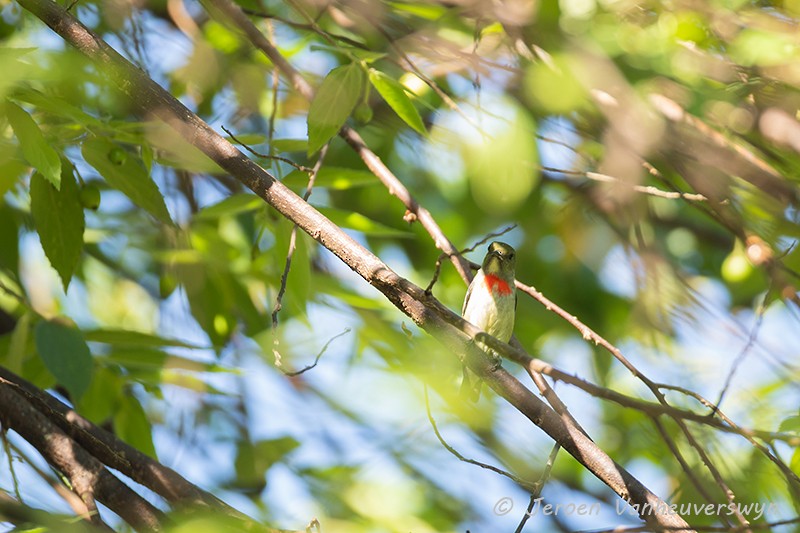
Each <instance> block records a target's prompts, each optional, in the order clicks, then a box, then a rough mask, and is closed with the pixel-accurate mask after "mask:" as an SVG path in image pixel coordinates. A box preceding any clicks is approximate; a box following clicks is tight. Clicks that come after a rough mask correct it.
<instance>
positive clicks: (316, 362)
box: [278, 328, 350, 377]
mask: <svg viewBox="0 0 800 533" xmlns="http://www.w3.org/2000/svg"><path fill="white" fill-rule="evenodd" d="M348 333H350V328H345V329H344V331H342V332H341V333H339V334H337V335H334V336H333V337H331V338H330V339H328V342H326V343H325V346H323V347H322V349H321V350H320V351H319V353H318V354H317V357H316V358H315V359H314V362H313V363H311V364H310V365H308V366H305V367H303V368H301V369H300V370H295V371H293V372H289V371H288V370H284V369H283V367H280V366H279V367H278V368H280V370H281V372H283V373H284V374H285V375H287V376H289V377H294V376H299V375H300V374H303V373H304V372H308V371H309V370H311V369H312V368H314V367H315V366H317V364H318V363H319V360H320V359H322V355H323V354H324V353H325V351H326V350H327V349H328V346H330V345H331V343H332V342H333V341H335V340H336V339H338V338H339V337H341V336H343V335H347V334H348Z"/></svg>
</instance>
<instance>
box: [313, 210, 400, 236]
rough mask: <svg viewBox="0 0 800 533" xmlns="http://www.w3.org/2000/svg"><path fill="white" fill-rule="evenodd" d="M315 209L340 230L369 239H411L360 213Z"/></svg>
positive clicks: (397, 230)
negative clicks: (356, 232)
mask: <svg viewBox="0 0 800 533" xmlns="http://www.w3.org/2000/svg"><path fill="white" fill-rule="evenodd" d="M316 209H317V210H318V211H319V212H320V213H322V214H323V215H325V216H326V217H328V218H329V219H330V220H331V221H332V222H333V223H334V224H336V225H337V226H339V227H342V228H348V229H354V230H356V231H360V232H361V233H363V234H364V235H369V236H371V237H411V236H412V234H411V233H410V232H407V231H402V230H399V229H395V228H391V227H389V226H386V225H385V224H381V223H380V222H376V221H374V220H372V219H370V218H367V217H365V216H364V215H362V214H361V213H356V212H354V211H346V210H344V209H335V208H333V207H316Z"/></svg>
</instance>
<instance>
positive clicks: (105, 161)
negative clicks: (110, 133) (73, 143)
mask: <svg viewBox="0 0 800 533" xmlns="http://www.w3.org/2000/svg"><path fill="white" fill-rule="evenodd" d="M81 152H82V153H83V158H84V159H86V162H87V163H89V164H90V165H92V166H93V167H94V168H95V169H96V170H97V171H98V172H99V173H100V174H101V175H102V176H103V178H105V180H106V181H107V182H108V183H109V185H111V186H112V187H114V188H115V189H118V190H119V191H121V192H122V193H124V194H125V195H126V196H127V197H128V198H130V199H131V201H132V202H133V203H134V204H136V205H138V206H139V207H141V208H142V209H144V210H145V211H147V212H148V213H150V214H151V215H153V216H154V217H155V218H156V219H158V220H160V221H161V222H164V223H165V224H171V223H172V219H171V218H170V216H169V211H167V206H166V204H165V203H164V196H163V195H162V194H161V191H159V190H158V186H157V185H156V184H155V182H154V181H153V179H152V178H151V177H150V175H149V174H148V173H147V170H146V169H145V167H144V164H143V163H142V161H141V160H140V159H139V157H137V156H136V154H133V153H131V152H128V151H126V150H124V149H123V148H121V147H120V146H117V145H116V144H115V143H113V142H111V141H109V140H107V139H102V138H99V137H95V138H92V139H89V140H87V141H86V142H84V143H83V148H82V150H81Z"/></svg>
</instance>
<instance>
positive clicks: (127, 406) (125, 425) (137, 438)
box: [114, 394, 158, 459]
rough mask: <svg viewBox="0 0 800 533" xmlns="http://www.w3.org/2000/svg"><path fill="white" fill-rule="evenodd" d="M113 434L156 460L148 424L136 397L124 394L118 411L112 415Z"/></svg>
mask: <svg viewBox="0 0 800 533" xmlns="http://www.w3.org/2000/svg"><path fill="white" fill-rule="evenodd" d="M114 432H115V433H116V434H117V435H118V436H119V438H121V439H122V440H124V441H125V442H127V443H128V444H130V445H131V446H133V447H134V448H136V449H137V450H139V451H140V452H142V453H145V454H147V455H149V456H150V457H152V458H153V459H158V458H157V457H156V448H155V446H153V435H152V430H151V428H150V422H149V421H148V420H147V415H146V414H145V412H144V409H143V408H142V405H141V404H140V403H139V400H137V399H136V397H134V396H132V395H130V394H126V395H124V396H123V397H122V398H121V400H120V406H119V409H117V412H116V413H114Z"/></svg>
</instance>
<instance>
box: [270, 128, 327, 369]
mask: <svg viewBox="0 0 800 533" xmlns="http://www.w3.org/2000/svg"><path fill="white" fill-rule="evenodd" d="M329 144H330V143H326V144H325V145H324V146H323V147H322V149H321V150H320V152H319V158H318V159H317V162H316V164H314V168H312V169H311V171H310V172H309V173H308V183H307V184H306V190H305V192H304V193H303V200H305V201H308V198H309V197H310V196H311V191H312V190H313V189H314V181H315V180H316V179H317V173H318V172H319V169H320V168H322V163H323V161H324V160H325V156H326V155H327V153H328V146H329ZM296 247H297V224H294V225H293V226H292V232H291V234H290V235H289V249H288V250H287V251H286V263H285V264H284V265H283V273H282V274H281V286H280V288H279V289H278V296H277V297H276V298H275V305H274V306H273V307H272V333H273V340H272V355H273V356H274V357H275V366H276V367H278V368H281V353H280V351H279V350H278V345H279V344H280V340H279V339H278V332H277V330H278V313H280V312H281V309H282V308H283V296H284V294H286V284H287V282H288V281H289V271H290V270H291V268H292V257H293V256H294V252H295V250H296ZM314 366H316V363H314Z"/></svg>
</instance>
